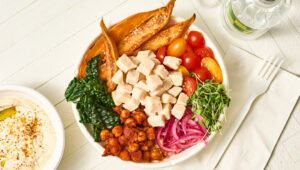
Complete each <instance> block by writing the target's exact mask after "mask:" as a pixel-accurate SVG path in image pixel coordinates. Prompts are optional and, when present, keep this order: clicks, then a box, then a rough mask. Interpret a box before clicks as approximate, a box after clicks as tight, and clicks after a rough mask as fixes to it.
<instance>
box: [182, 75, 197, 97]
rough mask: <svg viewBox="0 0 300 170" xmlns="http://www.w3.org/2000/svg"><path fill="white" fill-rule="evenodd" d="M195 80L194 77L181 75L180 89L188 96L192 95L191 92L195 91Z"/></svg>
mask: <svg viewBox="0 0 300 170" xmlns="http://www.w3.org/2000/svg"><path fill="white" fill-rule="evenodd" d="M196 84H197V82H196V80H195V79H194V78H191V77H183V85H182V89H183V91H184V92H185V93H186V95H188V96H189V97H191V96H192V95H193V93H194V92H195V91H196V89H197V88H196Z"/></svg>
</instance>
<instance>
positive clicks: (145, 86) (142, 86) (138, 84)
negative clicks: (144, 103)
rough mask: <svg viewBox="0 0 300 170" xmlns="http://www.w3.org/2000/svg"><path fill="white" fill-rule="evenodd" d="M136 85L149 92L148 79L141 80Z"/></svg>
mask: <svg viewBox="0 0 300 170" xmlns="http://www.w3.org/2000/svg"><path fill="white" fill-rule="evenodd" d="M135 86H136V87H138V88H140V89H143V90H145V91H146V92H149V91H150V90H149V89H148V86H147V84H146V80H140V81H139V82H138V83H137V84H136V85H135Z"/></svg>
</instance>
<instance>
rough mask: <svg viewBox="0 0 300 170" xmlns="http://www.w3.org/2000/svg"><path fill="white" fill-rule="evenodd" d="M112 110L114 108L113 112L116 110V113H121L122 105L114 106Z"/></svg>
mask: <svg viewBox="0 0 300 170" xmlns="http://www.w3.org/2000/svg"><path fill="white" fill-rule="evenodd" d="M113 110H114V111H115V112H117V113H118V114H121V112H122V110H123V108H122V105H119V106H116V107H114V108H113Z"/></svg>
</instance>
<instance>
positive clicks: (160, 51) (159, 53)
mask: <svg viewBox="0 0 300 170" xmlns="http://www.w3.org/2000/svg"><path fill="white" fill-rule="evenodd" d="M166 54H167V46H162V47H160V48H159V49H158V50H157V52H156V58H157V59H158V60H159V61H160V63H163V62H164V59H165V56H166Z"/></svg>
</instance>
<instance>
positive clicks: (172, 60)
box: [163, 56, 181, 70]
mask: <svg viewBox="0 0 300 170" xmlns="http://www.w3.org/2000/svg"><path fill="white" fill-rule="evenodd" d="M163 63H164V65H166V66H168V67H170V68H171V69H173V70H177V69H178V67H179V66H180V64H181V59H180V58H177V57H172V56H166V57H165V59H164V62H163Z"/></svg>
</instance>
